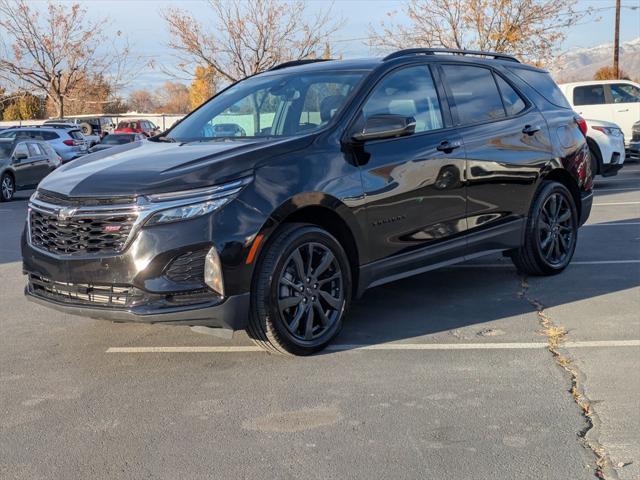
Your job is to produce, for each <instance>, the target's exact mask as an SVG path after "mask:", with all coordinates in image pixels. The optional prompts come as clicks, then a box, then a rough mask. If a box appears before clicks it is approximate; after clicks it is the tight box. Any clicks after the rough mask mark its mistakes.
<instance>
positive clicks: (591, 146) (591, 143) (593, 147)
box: [587, 137, 602, 176]
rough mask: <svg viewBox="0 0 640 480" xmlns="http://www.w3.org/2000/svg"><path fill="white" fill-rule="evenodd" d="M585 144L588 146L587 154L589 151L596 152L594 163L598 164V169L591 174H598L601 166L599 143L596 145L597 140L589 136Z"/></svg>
mask: <svg viewBox="0 0 640 480" xmlns="http://www.w3.org/2000/svg"><path fill="white" fill-rule="evenodd" d="M587 145H588V146H589V154H591V152H596V154H597V156H596V164H597V166H598V171H597V172H593V175H594V176H595V175H596V174H597V175H600V170H601V168H602V150H600V145H598V142H596V141H595V140H594V139H593V138H591V137H587Z"/></svg>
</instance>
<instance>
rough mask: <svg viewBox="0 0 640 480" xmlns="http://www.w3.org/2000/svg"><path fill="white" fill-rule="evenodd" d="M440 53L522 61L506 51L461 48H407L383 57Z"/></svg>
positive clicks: (389, 58)
mask: <svg viewBox="0 0 640 480" xmlns="http://www.w3.org/2000/svg"><path fill="white" fill-rule="evenodd" d="M439 53H449V54H452V55H471V56H476V57H492V58H494V59H496V60H507V61H510V62H517V63H520V60H518V59H517V58H516V57H514V56H513V55H507V54H506V53H497V52H483V51H481V50H459V49H455V48H407V49H405V50H398V51H397V52H393V53H391V54H389V55H387V56H386V57H384V58H383V60H384V61H387V60H391V59H393V58H400V57H405V56H408V55H437V54H439Z"/></svg>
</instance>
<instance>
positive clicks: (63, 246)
mask: <svg viewBox="0 0 640 480" xmlns="http://www.w3.org/2000/svg"><path fill="white" fill-rule="evenodd" d="M136 218H137V217H136V215H135V214H132V213H116V212H114V213H113V214H101V215H99V216H98V215H96V216H94V217H87V216H77V217H71V218H69V219H68V220H61V219H59V218H58V216H57V214H55V213H45V212H42V211H40V210H37V209H35V208H34V209H32V210H31V212H30V214H29V227H30V236H31V237H30V238H31V244H32V245H34V246H35V247H38V248H41V249H43V250H47V251H49V252H51V253H55V254H59V255H78V254H112V253H118V252H120V251H122V250H123V248H124V246H125V244H126V243H127V239H128V238H129V234H130V233H131V229H132V228H133V224H134V222H135V220H136Z"/></svg>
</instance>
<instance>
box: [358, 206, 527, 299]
mask: <svg viewBox="0 0 640 480" xmlns="http://www.w3.org/2000/svg"><path fill="white" fill-rule="evenodd" d="M525 225H526V218H519V219H516V220H511V221H509V222H507V223H503V224H502V225H497V226H494V227H490V228H487V229H486V230H481V231H479V232H474V233H470V234H467V235H465V236H464V237H460V238H456V239H452V240H447V241H444V242H442V243H438V244H437V245H429V246H427V247H424V248H421V249H419V250H416V251H413V252H407V253H403V254H400V255H395V256H393V257H390V258H385V259H382V260H377V261H375V262H371V263H368V264H366V265H362V266H360V275H359V278H360V282H359V285H358V290H357V295H356V297H357V298H359V297H360V296H362V294H363V293H364V292H365V291H366V290H367V289H368V288H372V287H377V286H379V285H384V284H385V283H389V282H394V281H396V280H400V279H402V278H407V277H411V276H413V275H418V274H421V273H424V272H428V271H431V270H436V269H438V268H442V267H446V266H449V265H453V264H456V263H460V262H464V261H467V260H471V259H472V258H476V257H481V256H483V255H489V254H492V253H497V252H502V251H505V250H510V249H512V248H517V247H519V246H520V245H521V244H522V241H523V232H524V227H525Z"/></svg>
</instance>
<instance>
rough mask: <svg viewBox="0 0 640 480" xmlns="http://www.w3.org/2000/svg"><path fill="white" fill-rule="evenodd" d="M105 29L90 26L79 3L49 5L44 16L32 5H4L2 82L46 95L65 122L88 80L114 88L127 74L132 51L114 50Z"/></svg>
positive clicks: (13, 1) (1, 1)
mask: <svg viewBox="0 0 640 480" xmlns="http://www.w3.org/2000/svg"><path fill="white" fill-rule="evenodd" d="M105 25H107V20H106V19H100V20H97V21H95V22H91V21H89V20H87V19H86V10H85V9H83V8H82V7H81V6H80V5H79V4H78V3H74V4H67V3H64V4H63V3H59V4H56V3H50V4H48V6H47V10H46V12H44V11H42V12H40V11H38V10H36V9H34V8H32V7H31V6H30V3H28V2H27V0H0V79H3V80H5V81H7V82H9V83H10V84H12V85H14V86H15V87H16V88H21V87H22V88H24V87H27V88H29V90H31V91H32V92H34V93H42V94H44V95H46V96H47V97H48V98H49V99H50V100H51V102H53V104H54V105H55V107H56V113H57V116H58V117H61V118H62V117H63V116H64V106H65V101H66V100H68V99H70V98H71V97H73V95H74V94H75V93H77V91H78V90H77V88H78V87H79V85H80V84H81V82H83V81H84V80H85V79H87V78H95V77H101V78H104V79H106V80H107V81H109V82H110V84H111V85H112V86H115V85H116V84H117V82H118V79H119V78H121V77H122V76H123V75H124V73H125V69H126V66H127V60H128V55H129V50H128V47H127V46H126V45H124V46H115V45H111V42H110V40H109V37H108V35H107V34H106V33H105V30H104V29H105ZM117 37H120V38H122V37H121V33H120V32H118V33H117ZM74 92H75V93H74Z"/></svg>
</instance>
